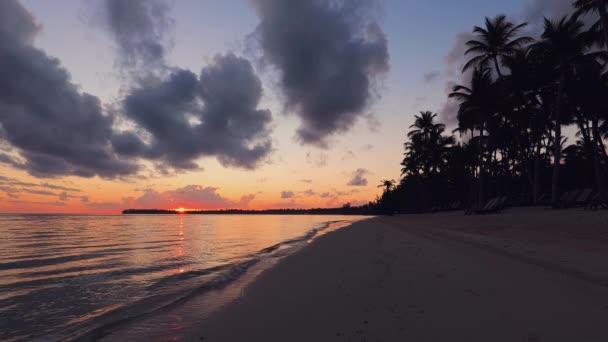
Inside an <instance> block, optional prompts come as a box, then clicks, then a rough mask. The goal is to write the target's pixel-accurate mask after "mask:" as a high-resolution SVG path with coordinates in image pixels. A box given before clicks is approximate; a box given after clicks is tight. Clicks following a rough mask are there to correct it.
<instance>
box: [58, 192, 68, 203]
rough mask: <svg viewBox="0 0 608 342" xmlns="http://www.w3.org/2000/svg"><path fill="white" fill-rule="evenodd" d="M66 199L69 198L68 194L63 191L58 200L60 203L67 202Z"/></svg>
mask: <svg viewBox="0 0 608 342" xmlns="http://www.w3.org/2000/svg"><path fill="white" fill-rule="evenodd" d="M68 197H69V195H68V193H67V192H65V191H64V192H62V193H60V194H59V200H60V201H67V200H68Z"/></svg>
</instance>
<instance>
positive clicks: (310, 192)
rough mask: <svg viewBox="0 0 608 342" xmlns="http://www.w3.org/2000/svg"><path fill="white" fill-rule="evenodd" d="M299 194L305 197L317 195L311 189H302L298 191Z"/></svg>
mask: <svg viewBox="0 0 608 342" xmlns="http://www.w3.org/2000/svg"><path fill="white" fill-rule="evenodd" d="M299 194H301V195H303V196H305V197H314V196H317V195H318V194H317V193H316V192H315V191H313V190H312V189H308V190H304V191H300V192H299Z"/></svg>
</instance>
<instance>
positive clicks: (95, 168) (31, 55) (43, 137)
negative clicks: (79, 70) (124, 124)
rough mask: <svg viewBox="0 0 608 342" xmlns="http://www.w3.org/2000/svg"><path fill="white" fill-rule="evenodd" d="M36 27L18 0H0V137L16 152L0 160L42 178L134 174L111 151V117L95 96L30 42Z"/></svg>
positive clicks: (133, 165) (123, 161) (110, 176)
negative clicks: (80, 88) (9, 157)
mask: <svg viewBox="0 0 608 342" xmlns="http://www.w3.org/2000/svg"><path fill="white" fill-rule="evenodd" d="M39 30H40V28H39V26H38V25H37V24H36V22H35V20H34V18H33V16H32V15H31V14H30V13H29V12H28V11H27V10H26V9H25V8H23V7H22V6H21V4H19V3H18V2H17V1H15V0H4V1H0V75H1V77H0V139H1V140H5V141H7V142H8V143H9V144H10V145H11V146H12V147H13V148H14V149H15V150H16V152H17V153H18V154H19V156H20V158H12V157H11V159H10V160H7V158H2V159H0V162H4V163H7V162H8V164H9V165H11V166H13V167H17V168H21V169H24V170H27V171H28V172H29V173H30V174H32V175H36V176H42V177H55V176H66V175H76V176H81V177H93V176H100V177H104V178H113V177H117V176H123V175H128V174H132V173H135V172H136V171H137V169H138V168H137V166H136V165H135V164H133V163H131V162H129V161H125V160H121V159H119V158H117V156H116V155H115V154H114V152H113V150H112V146H111V144H110V136H111V135H112V125H113V120H114V119H113V117H112V116H109V115H104V114H103V112H102V107H101V103H100V101H99V99H98V98H97V97H95V96H93V95H90V94H86V93H82V92H80V91H79V90H78V87H77V86H76V85H75V84H74V83H72V81H71V79H70V75H69V73H68V72H67V71H66V70H65V69H64V68H63V67H62V66H61V63H60V62H59V61H58V60H57V59H55V58H53V57H51V56H48V55H47V54H46V53H45V52H44V51H42V50H40V49H37V48H35V47H34V46H33V45H32V43H33V40H34V38H35V36H36V34H37V32H38V31H39Z"/></svg>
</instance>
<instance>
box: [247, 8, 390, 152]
mask: <svg viewBox="0 0 608 342" xmlns="http://www.w3.org/2000/svg"><path fill="white" fill-rule="evenodd" d="M252 3H253V4H254V7H255V9H256V10H257V13H258V15H259V17H260V23H259V25H258V26H257V28H256V30H255V32H254V33H253V34H252V35H251V37H252V39H253V40H254V42H255V43H256V44H257V45H258V46H259V48H260V53H261V58H262V61H263V62H264V63H265V64H269V65H272V66H274V67H275V68H276V69H277V70H278V71H279V85H280V89H281V90H282V92H283V95H284V100H285V105H286V108H287V109H288V110H293V111H294V112H295V113H296V114H297V115H298V116H299V117H300V119H301V121H302V124H301V126H300V128H299V129H298V132H297V135H298V138H299V139H300V140H301V142H303V143H306V144H315V145H320V146H326V145H327V138H328V137H329V136H331V135H332V134H335V133H342V132H346V131H348V130H349V129H350V128H351V127H352V126H353V125H354V123H355V122H356V121H357V119H358V118H359V117H360V116H362V115H364V113H365V110H366V109H367V108H368V107H369V105H370V103H371V102H372V100H373V98H374V95H375V88H374V84H375V82H376V79H377V77H378V76H379V75H382V74H383V73H385V72H386V71H387V70H388V68H389V55H388V47H387V40H386V36H385V34H384V32H383V31H382V29H381V28H380V27H379V26H378V25H377V23H376V21H375V19H374V17H375V15H374V14H375V10H376V9H377V5H378V2H376V1H364V0H355V1H346V0H315V1H284V0H252Z"/></svg>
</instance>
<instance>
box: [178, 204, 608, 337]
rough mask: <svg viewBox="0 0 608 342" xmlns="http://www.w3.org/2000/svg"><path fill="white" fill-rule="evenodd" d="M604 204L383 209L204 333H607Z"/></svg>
mask: <svg viewBox="0 0 608 342" xmlns="http://www.w3.org/2000/svg"><path fill="white" fill-rule="evenodd" d="M607 227H608V212H605V211H604V212H594V213H589V212H584V211H582V210H580V209H578V210H566V211H549V210H544V209H542V208H517V209H510V210H508V211H506V212H504V213H502V214H498V215H488V216H464V215H463V214H462V212H451V213H437V214H423V215H408V216H394V217H378V218H373V219H369V220H366V221H363V222H359V223H355V224H353V225H352V226H350V227H348V228H345V229H341V230H339V231H336V232H332V233H330V234H327V235H325V236H322V237H320V238H319V239H317V240H316V241H314V242H313V243H311V245H310V246H308V247H307V248H304V249H303V250H301V251H300V252H298V253H296V254H294V255H292V256H289V257H288V258H286V259H285V260H283V261H281V262H280V263H279V264H278V265H276V266H275V267H272V268H271V269H269V270H267V271H265V272H264V273H262V274H261V275H260V276H259V277H258V278H257V279H255V280H254V281H253V282H252V283H251V284H250V285H249V286H247V287H246V288H245V289H244V291H243V293H242V294H241V296H240V297H239V298H238V299H237V300H236V301H233V302H232V303H230V304H228V305H226V306H224V307H222V308H220V309H219V310H217V311H216V312H214V313H213V314H211V315H210V316H209V317H208V318H206V319H204V321H203V322H202V323H201V324H200V326H199V328H200V329H198V331H197V332H196V334H195V335H193V336H191V338H190V339H191V340H202V341H406V340H407V341H447V340H449V341H598V342H599V341H606V340H608V325H607V324H606V322H608V268H606V267H605V266H606V265H608V248H606V246H607V244H606V243H607V242H608V229H607Z"/></svg>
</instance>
